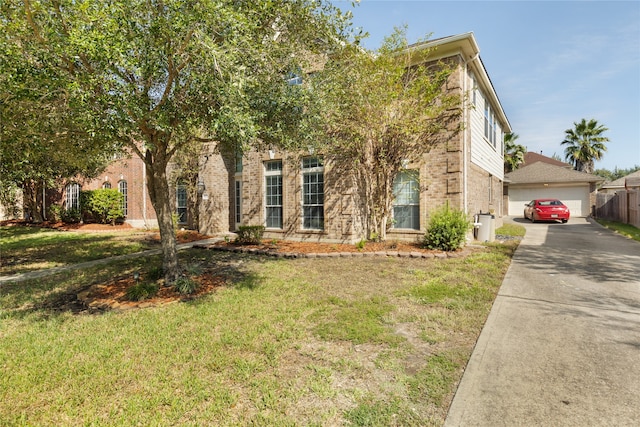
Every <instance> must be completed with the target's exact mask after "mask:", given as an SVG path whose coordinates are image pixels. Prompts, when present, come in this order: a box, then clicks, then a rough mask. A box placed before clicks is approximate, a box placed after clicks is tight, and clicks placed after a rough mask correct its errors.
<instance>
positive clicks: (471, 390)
mask: <svg viewBox="0 0 640 427" xmlns="http://www.w3.org/2000/svg"><path fill="white" fill-rule="evenodd" d="M514 221H515V222H517V223H518V224H521V225H524V226H525V227H526V228H527V233H526V236H525V238H524V239H523V241H522V242H521V244H520V246H519V248H518V250H517V251H516V253H515V256H514V258H513V262H512V264H511V266H510V267H509V270H508V271H507V274H506V276H505V279H504V282H503V284H502V287H501V289H500V292H499V294H498V297H497V299H496V301H495V303H494V305H493V308H492V310H491V313H490V314H489V318H488V320H487V323H486V324H485V326H484V329H483V330H482V333H481V335H480V337H479V339H478V342H477V343H476V347H475V349H474V351H473V354H472V356H471V359H470V360H469V364H468V366H467V368H466V371H465V373H464V376H463V378H462V381H461V383H460V385H459V387H458V390H457V393H456V395H455V397H454V400H453V403H452V405H451V408H450V410H449V414H448V418H447V420H446V422H445V426H632V425H633V426H636V425H640V243H638V242H635V241H633V240H630V239H626V238H624V237H621V236H618V235H615V234H614V233H612V232H610V231H609V230H606V229H604V228H602V227H601V226H599V225H598V224H596V223H595V222H590V221H589V220H587V219H585V218H575V219H572V220H571V221H570V222H569V223H568V224H565V225H562V224H553V223H542V224H541V223H535V224H531V223H530V222H528V221H527V222H525V221H524V220H520V219H515V220H514Z"/></svg>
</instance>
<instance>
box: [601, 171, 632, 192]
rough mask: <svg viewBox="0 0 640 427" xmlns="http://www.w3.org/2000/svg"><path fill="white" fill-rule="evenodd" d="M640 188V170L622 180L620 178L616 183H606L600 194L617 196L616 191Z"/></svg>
mask: <svg viewBox="0 0 640 427" xmlns="http://www.w3.org/2000/svg"><path fill="white" fill-rule="evenodd" d="M638 187H640V170H637V171H635V172H632V173H630V174H629V175H626V176H623V177H622V178H618V179H616V180H615V181H611V182H607V183H605V184H604V185H602V186H601V187H600V189H599V190H598V192H600V193H608V194H615V192H616V191H620V190H627V189H630V188H638Z"/></svg>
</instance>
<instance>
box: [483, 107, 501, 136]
mask: <svg viewBox="0 0 640 427" xmlns="http://www.w3.org/2000/svg"><path fill="white" fill-rule="evenodd" d="M497 126H498V123H497V121H496V116H495V114H493V111H492V110H491V107H490V106H489V103H488V102H487V101H486V100H485V103H484V137H485V138H487V140H488V141H489V143H490V144H491V145H493V147H494V148H495V147H496V143H497V139H496V128H497Z"/></svg>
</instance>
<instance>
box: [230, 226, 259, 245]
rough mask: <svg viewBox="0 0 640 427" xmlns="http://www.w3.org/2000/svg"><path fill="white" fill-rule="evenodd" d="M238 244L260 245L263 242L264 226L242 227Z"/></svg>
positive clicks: (239, 230) (239, 229) (239, 231)
mask: <svg viewBox="0 0 640 427" xmlns="http://www.w3.org/2000/svg"><path fill="white" fill-rule="evenodd" d="M237 234H238V239H237V240H236V241H237V242H238V243H240V244H242V245H247V244H254V245H259V244H260V243H261V242H262V235H263V234H264V226H262V225H241V226H240V227H239V228H238V232H237Z"/></svg>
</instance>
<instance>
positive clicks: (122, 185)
mask: <svg viewBox="0 0 640 427" xmlns="http://www.w3.org/2000/svg"><path fill="white" fill-rule="evenodd" d="M118 191H119V192H120V194H122V213H123V214H124V216H127V213H128V212H127V210H128V203H127V181H120V182H118Z"/></svg>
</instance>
